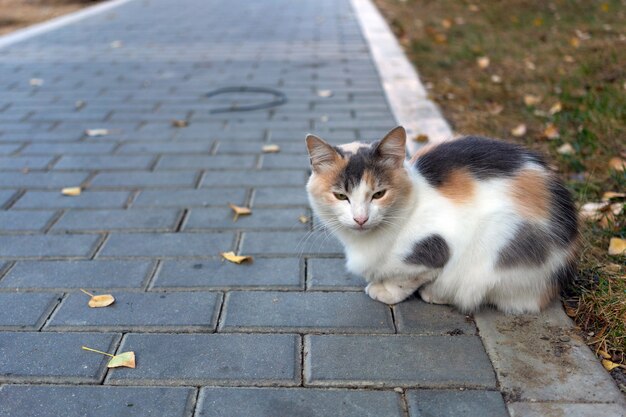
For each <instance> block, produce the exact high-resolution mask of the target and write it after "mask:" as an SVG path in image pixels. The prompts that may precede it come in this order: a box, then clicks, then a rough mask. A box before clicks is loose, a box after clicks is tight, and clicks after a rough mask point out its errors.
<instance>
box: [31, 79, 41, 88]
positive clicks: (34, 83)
mask: <svg viewBox="0 0 626 417" xmlns="http://www.w3.org/2000/svg"><path fill="white" fill-rule="evenodd" d="M30 85H32V86H33V87H40V86H42V85H43V80H42V79H41V78H31V79H30Z"/></svg>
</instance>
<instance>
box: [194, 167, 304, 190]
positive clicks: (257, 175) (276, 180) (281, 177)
mask: <svg viewBox="0 0 626 417" xmlns="http://www.w3.org/2000/svg"><path fill="white" fill-rule="evenodd" d="M305 182H306V171H304V170H299V171H296V170H290V171H287V170H280V171H279V170H275V171H228V172H227V171H221V172H217V171H208V172H206V173H205V175H204V177H203V178H202V187H215V186H249V187H258V186H264V185H266V186H270V185H271V186H280V185H301V186H304V184H305Z"/></svg>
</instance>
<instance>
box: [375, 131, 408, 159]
mask: <svg viewBox="0 0 626 417" xmlns="http://www.w3.org/2000/svg"><path fill="white" fill-rule="evenodd" d="M376 156H377V157H378V158H379V159H380V160H381V161H382V162H383V163H384V164H386V165H388V166H390V167H392V168H400V167H402V165H403V164H404V159H405V158H406V131H405V130H404V128H403V127H402V126H398V127H396V128H394V129H392V130H391V131H390V132H389V133H387V135H385V137H384V138H383V139H382V140H381V141H380V142H379V143H378V145H377V146H376Z"/></svg>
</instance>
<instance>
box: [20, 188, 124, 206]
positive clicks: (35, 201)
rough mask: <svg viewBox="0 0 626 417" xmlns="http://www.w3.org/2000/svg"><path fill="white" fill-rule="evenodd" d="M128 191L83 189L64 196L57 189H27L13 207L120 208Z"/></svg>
mask: <svg viewBox="0 0 626 417" xmlns="http://www.w3.org/2000/svg"><path fill="white" fill-rule="evenodd" d="M129 196H130V192H129V191H83V192H82V193H81V194H80V195H78V196H65V195H63V194H61V192H60V190H59V191H27V192H26V194H24V195H23V196H22V197H21V198H20V199H19V200H18V201H17V202H16V203H15V205H13V208H42V209H43V208H121V207H124V205H125V204H126V201H127V200H128V197H129Z"/></svg>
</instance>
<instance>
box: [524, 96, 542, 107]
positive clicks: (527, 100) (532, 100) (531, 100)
mask: <svg viewBox="0 0 626 417" xmlns="http://www.w3.org/2000/svg"><path fill="white" fill-rule="evenodd" d="M539 103H541V97H540V96H536V95H534V94H524V104H525V105H527V106H528V107H530V106H535V105H537V104H539Z"/></svg>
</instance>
